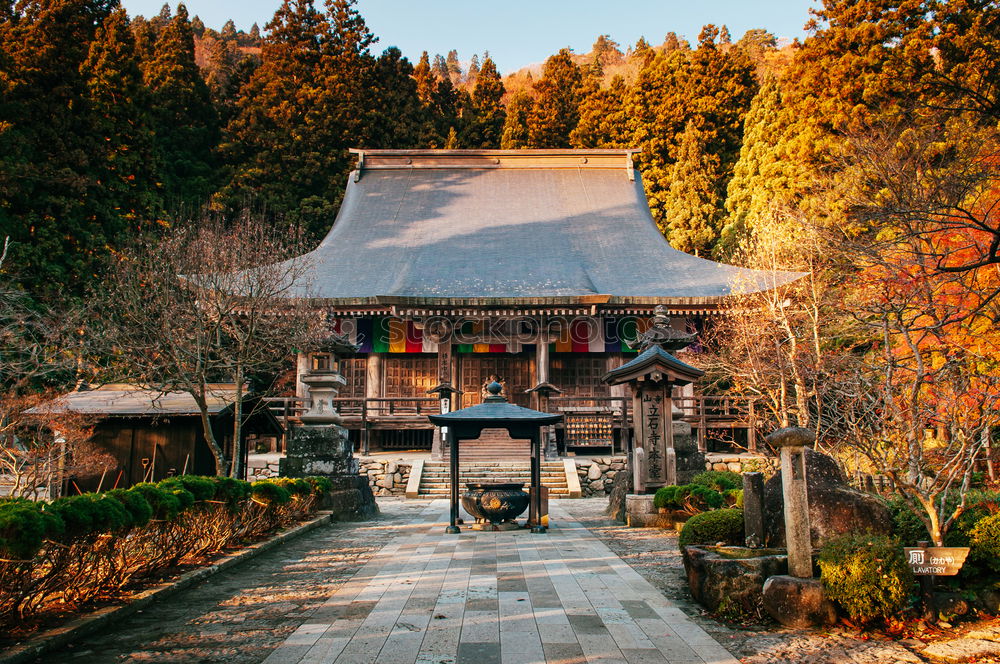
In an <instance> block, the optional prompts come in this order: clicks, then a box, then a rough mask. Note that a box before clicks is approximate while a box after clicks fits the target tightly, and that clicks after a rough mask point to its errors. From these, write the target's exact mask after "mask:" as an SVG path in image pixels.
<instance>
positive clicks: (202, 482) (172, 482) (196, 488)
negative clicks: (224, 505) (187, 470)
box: [157, 475, 215, 502]
mask: <svg viewBox="0 0 1000 664" xmlns="http://www.w3.org/2000/svg"><path fill="white" fill-rule="evenodd" d="M157 486H159V487H162V488H164V489H167V490H174V489H176V488H180V489H183V490H185V491H187V492H189V493H190V494H191V495H192V496H193V497H194V500H212V499H213V498H214V497H215V483H214V482H212V480H211V479H210V478H208V477H202V476H200V475H178V476H177V477H171V478H168V479H165V480H162V481H161V482H159V484H157ZM182 502H183V501H182Z"/></svg>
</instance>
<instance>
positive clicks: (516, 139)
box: [500, 92, 535, 150]
mask: <svg viewBox="0 0 1000 664" xmlns="http://www.w3.org/2000/svg"><path fill="white" fill-rule="evenodd" d="M534 105H535V101H534V99H532V97H531V95H529V94H528V93H527V92H516V93H514V95H513V96H512V97H511V98H510V101H508V102H507V117H506V119H505V120H504V125H503V134H502V135H501V138H500V147H501V148H503V149H504V150H517V149H519V148H526V147H528V146H529V144H530V143H529V141H530V129H529V126H528V124H529V122H530V121H531V116H532V114H533V112H534Z"/></svg>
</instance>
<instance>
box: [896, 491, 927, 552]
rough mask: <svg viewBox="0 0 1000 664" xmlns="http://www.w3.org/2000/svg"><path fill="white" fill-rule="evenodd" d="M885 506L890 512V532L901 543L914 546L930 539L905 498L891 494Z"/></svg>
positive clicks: (922, 523) (925, 528)
mask: <svg viewBox="0 0 1000 664" xmlns="http://www.w3.org/2000/svg"><path fill="white" fill-rule="evenodd" d="M886 506H887V507H888V508H889V513H890V514H892V532H893V533H894V534H895V535H896V537H897V538H899V540H900V541H901V542H902V543H903V544H905V545H906V546H916V544H917V542H919V541H921V540H929V539H930V535H928V534H927V527H926V526H925V525H924V522H923V521H921V520H920V517H918V516H917V515H916V514H914V512H913V510H912V509H910V508H909V507H908V506H907V503H906V500H904V499H903V498H901V497H899V496H893V497H892V498H890V499H889V500H887V501H886Z"/></svg>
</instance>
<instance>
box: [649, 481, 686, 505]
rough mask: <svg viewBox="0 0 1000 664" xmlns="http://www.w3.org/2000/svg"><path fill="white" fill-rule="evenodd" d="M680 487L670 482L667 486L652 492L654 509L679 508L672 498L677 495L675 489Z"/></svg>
mask: <svg viewBox="0 0 1000 664" xmlns="http://www.w3.org/2000/svg"><path fill="white" fill-rule="evenodd" d="M678 489H680V487H679V486H677V485H676V484H671V485H669V486H664V487H660V488H659V489H657V490H656V493H655V494H653V507H655V508H656V509H664V508H666V509H680V505H678V504H677V503H676V502H675V500H674V498H675V497H676V496H677V490H678Z"/></svg>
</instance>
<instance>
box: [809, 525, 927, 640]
mask: <svg viewBox="0 0 1000 664" xmlns="http://www.w3.org/2000/svg"><path fill="white" fill-rule="evenodd" d="M819 568H820V578H821V579H822V581H823V588H824V589H825V590H826V593H827V596H828V597H829V598H830V599H831V600H833V602H834V603H836V604H837V605H838V606H840V607H841V608H842V609H843V610H844V612H845V613H846V614H847V615H848V617H850V619H851V620H853V621H855V622H858V623H862V624H863V623H869V622H872V621H873V620H878V619H882V618H886V617H888V616H891V615H892V614H894V613H896V612H897V611H899V610H900V609H902V608H903V607H905V606H906V603H907V600H908V598H909V596H910V588H911V586H912V585H913V574H912V573H911V572H910V567H909V565H907V564H906V559H905V558H904V556H903V549H902V547H901V545H900V543H899V540H897V539H895V538H890V537H886V536H884V535H874V534H871V533H848V534H846V535H841V536H840V537H836V538H834V539H832V540H831V541H830V542H828V543H827V544H826V546H824V547H823V550H822V552H821V553H820V556H819Z"/></svg>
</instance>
